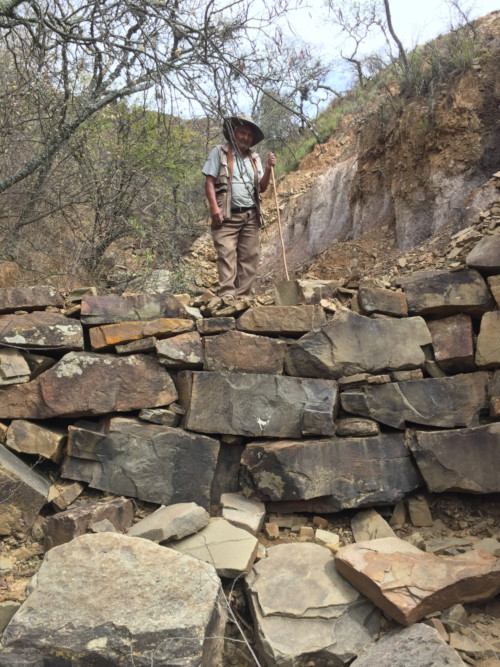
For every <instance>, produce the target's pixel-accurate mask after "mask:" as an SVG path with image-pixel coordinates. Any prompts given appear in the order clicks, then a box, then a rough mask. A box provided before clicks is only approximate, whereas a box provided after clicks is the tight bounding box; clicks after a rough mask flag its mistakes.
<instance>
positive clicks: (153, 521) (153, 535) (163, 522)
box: [127, 503, 210, 542]
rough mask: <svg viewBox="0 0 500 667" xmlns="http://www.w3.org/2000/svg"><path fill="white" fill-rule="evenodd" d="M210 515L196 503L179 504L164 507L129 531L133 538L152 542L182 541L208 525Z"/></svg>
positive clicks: (128, 533)
mask: <svg viewBox="0 0 500 667" xmlns="http://www.w3.org/2000/svg"><path fill="white" fill-rule="evenodd" d="M209 521H210V515H209V513H208V512H207V510H206V509H204V508H203V507H200V506H199V505H197V504H196V503H177V504H175V505H169V506H168V507H165V506H162V507H160V508H159V509H157V510H156V511H155V512H153V513H152V514H150V515H149V516H147V517H146V518H145V519H142V520H141V521H138V522H137V523H135V524H134V525H133V526H132V527H131V528H129V530H128V531H127V535H131V536H132V537H142V538H143V539H146V540H151V541H152V542H167V541H168V540H181V539H182V538H183V537H186V536H187V535H192V534H193V533H196V532H198V531H199V530H201V529H202V528H205V526H207V525H208V523H209Z"/></svg>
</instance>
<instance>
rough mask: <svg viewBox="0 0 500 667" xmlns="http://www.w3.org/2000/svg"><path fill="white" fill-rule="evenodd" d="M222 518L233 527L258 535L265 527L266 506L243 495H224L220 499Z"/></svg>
mask: <svg viewBox="0 0 500 667" xmlns="http://www.w3.org/2000/svg"><path fill="white" fill-rule="evenodd" d="M220 504H221V516H222V518H223V519H226V521H229V523H232V524H233V526H237V527H238V528H243V529H244V530H247V531H248V532H249V533H252V535H257V534H258V533H259V532H260V531H261V530H262V526H263V525H264V519H265V517H266V506H265V505H264V503H261V502H260V501H258V500H255V499H254V498H247V497H246V496H244V495H243V494H242V493H223V494H222V495H221V497H220Z"/></svg>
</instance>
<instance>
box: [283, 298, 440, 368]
mask: <svg viewBox="0 0 500 667" xmlns="http://www.w3.org/2000/svg"><path fill="white" fill-rule="evenodd" d="M354 332H356V333H355V335H354ZM430 342H431V335H430V333H429V330H428V328H427V325H426V324H425V321H424V320H423V319H422V318H421V317H409V318H403V319H371V318H370V317H366V316H364V315H358V314H357V313H353V312H352V311H350V310H347V309H342V310H339V311H337V312H336V313H335V316H334V317H333V319H331V320H330V321H328V322H327V323H326V324H325V325H324V326H323V327H322V328H321V329H320V330H319V331H312V332H311V333H308V334H306V335H305V336H302V338H300V339H299V340H298V341H297V342H296V343H294V344H293V345H291V346H290V348H289V350H288V352H287V354H286V357H285V370H286V372H287V373H288V374H289V375H295V376H300V377H323V378H336V379H338V378H341V377H344V376H349V375H356V374H357V373H372V374H377V373H382V372H385V371H397V370H408V369H413V368H419V367H421V366H423V364H424V362H425V355H424V352H423V350H422V346H424V345H427V344H429V343H430Z"/></svg>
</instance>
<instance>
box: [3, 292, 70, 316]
mask: <svg viewBox="0 0 500 667" xmlns="http://www.w3.org/2000/svg"><path fill="white" fill-rule="evenodd" d="M47 306H55V307H56V308H63V306H64V299H63V298H62V296H61V295H60V294H59V292H58V291H57V290H55V289H54V288H53V287H50V286H48V285H39V286H35V287H3V288H2V289H0V314H2V313H13V312H14V311H16V310H43V309H44V308H47Z"/></svg>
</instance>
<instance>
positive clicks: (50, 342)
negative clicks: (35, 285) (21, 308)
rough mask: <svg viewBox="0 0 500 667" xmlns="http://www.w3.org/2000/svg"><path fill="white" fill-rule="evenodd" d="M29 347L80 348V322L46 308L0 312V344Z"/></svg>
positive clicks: (81, 333) (81, 336)
mask: <svg viewBox="0 0 500 667" xmlns="http://www.w3.org/2000/svg"><path fill="white" fill-rule="evenodd" d="M1 344H5V345H15V346H16V347H19V348H28V349H30V350H34V349H38V350H43V349H44V348H47V349H56V350H68V351H69V350H83V346H84V343H83V328H82V325H81V324H80V322H78V321H77V320H72V319H70V318H69V317H65V316H64V315H61V314H60V313H50V312H46V311H42V312H35V313H29V314H27V315H2V316H0V345H1Z"/></svg>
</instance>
